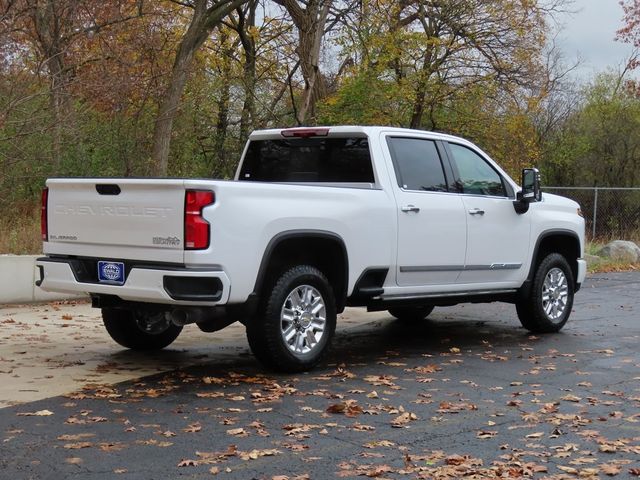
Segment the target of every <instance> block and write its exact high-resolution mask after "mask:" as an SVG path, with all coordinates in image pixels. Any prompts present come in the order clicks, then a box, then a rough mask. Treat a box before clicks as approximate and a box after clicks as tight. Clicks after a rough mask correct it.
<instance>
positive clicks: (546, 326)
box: [516, 253, 575, 333]
mask: <svg viewBox="0 0 640 480" xmlns="http://www.w3.org/2000/svg"><path fill="white" fill-rule="evenodd" d="M574 285H575V283H574V279H573V272H572V270H571V267H570V266H569V263H568V262H567V259H566V258H565V257H563V256H562V255H560V254H559V253H551V254H549V255H547V256H546V257H545V258H544V259H543V260H542V262H540V264H539V265H538V267H537V268H536V273H535V275H534V277H533V284H532V285H531V291H530V293H529V296H528V297H527V298H524V299H522V300H519V301H517V302H516V311H517V312H518V318H519V319H520V323H522V326H523V327H524V328H526V329H527V330H529V331H531V332H534V333H553V332H558V331H560V330H561V329H562V327H564V325H565V323H567V320H568V319H569V315H571V308H572V307H573V294H574V288H575V287H574Z"/></svg>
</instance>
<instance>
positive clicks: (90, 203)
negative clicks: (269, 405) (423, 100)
mask: <svg viewBox="0 0 640 480" xmlns="http://www.w3.org/2000/svg"><path fill="white" fill-rule="evenodd" d="M522 177H523V178H522V187H520V186H518V185H517V183H516V182H514V181H513V180H512V179H511V178H509V176H508V175H507V174H506V173H505V172H504V171H503V170H502V169H501V168H500V167H499V166H498V165H497V164H496V163H495V162H493V161H492V160H491V159H490V158H489V156H488V155H486V154H485V153H484V152H482V150H480V149H479V148H478V147H476V146H475V145H473V144H472V143H470V142H468V141H466V140H463V139H461V138H457V137H453V136H449V135H443V134H438V133H432V132H425V131H416V130H407V129H398V128H388V127H330V128H293V129H285V130H263V131H256V132H254V133H253V134H252V135H251V137H250V139H249V141H248V142H247V145H246V147H245V151H244V154H243V157H242V162H241V163H240V165H239V167H238V170H237V173H236V176H235V179H234V180H233V181H221V180H208V179H201V180H181V179H133V178H122V179H120V178H117V179H116V178H79V179H68V178H66V179H64V178H63V179H50V180H48V181H47V188H45V190H44V191H43V203H42V238H43V242H44V253H45V256H44V257H42V258H40V259H39V260H38V261H37V266H38V267H39V270H40V278H39V280H38V281H37V282H36V283H37V284H38V285H39V286H40V288H42V289H44V290H47V291H55V292H72V293H77V292H88V293H89V294H90V295H91V298H92V300H93V306H94V307H97V308H101V309H102V316H103V319H104V324H105V326H106V329H107V331H108V332H109V334H110V335H111V337H112V338H113V339H114V340H115V341H116V342H118V343H119V344H120V345H122V346H124V347H127V348H132V349H140V350H145V349H158V348H163V347H166V346H167V345H169V344H170V343H171V342H172V341H173V340H175V339H176V337H177V336H178V335H179V333H180V331H181V330H182V328H183V326H184V325H186V324H190V323H195V324H196V325H197V326H198V327H200V328H201V329H202V330H203V331H207V332H213V331H216V330H219V329H221V328H224V327H225V326H227V325H229V324H231V323H233V322H235V321H240V322H242V323H243V324H244V325H245V326H246V329H247V337H248V340H249V344H250V346H251V349H252V351H253V352H254V354H255V355H256V357H258V359H259V360H261V361H262V362H263V363H264V364H266V365H268V366H270V367H271V368H274V369H278V370H284V371H300V370H306V369H309V368H311V367H312V366H314V365H315V364H316V363H317V362H318V361H320V359H321V358H322V357H323V355H324V354H325V353H326V351H327V347H328V346H329V344H330V342H331V339H332V337H333V334H334V331H335V328H336V315H337V314H338V313H340V312H342V311H343V309H344V308H345V306H362V307H367V308H368V309H369V310H370V311H375V310H388V311H389V312H390V313H391V315H393V316H394V317H397V318H398V319H400V320H406V321H418V320H420V319H424V318H425V317H426V316H427V315H429V313H431V311H432V310H433V308H434V307H436V306H448V305H454V304H456V303H460V302H492V301H504V302H511V303H514V304H515V306H516V310H517V313H518V317H519V318H520V320H521V323H522V325H523V326H524V327H526V328H527V329H529V330H531V331H533V332H555V331H558V330H560V329H561V328H562V327H563V325H564V324H565V322H566V321H567V319H568V318H569V315H570V313H571V309H572V304H573V297H574V293H575V292H576V291H578V289H579V288H580V285H581V283H582V282H583V280H584V278H585V272H586V263H585V261H584V260H583V258H582V257H583V251H584V219H583V218H582V215H581V211H580V208H579V206H578V204H576V203H575V202H573V201H571V200H568V199H565V198H562V197H558V196H555V195H550V194H546V193H545V194H542V193H541V192H540V186H539V178H538V174H537V171H536V170H535V169H525V170H524V171H523V175H522Z"/></svg>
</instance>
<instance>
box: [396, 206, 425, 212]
mask: <svg viewBox="0 0 640 480" xmlns="http://www.w3.org/2000/svg"><path fill="white" fill-rule="evenodd" d="M400 210H402V211H403V212H405V213H408V212H416V213H418V212H419V211H420V208H418V207H416V206H415V205H406V206H404V207H400Z"/></svg>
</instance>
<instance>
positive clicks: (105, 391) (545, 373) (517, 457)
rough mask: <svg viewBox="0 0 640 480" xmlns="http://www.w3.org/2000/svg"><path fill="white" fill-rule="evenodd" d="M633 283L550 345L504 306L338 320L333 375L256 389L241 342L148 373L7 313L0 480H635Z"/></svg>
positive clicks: (89, 333)
mask: <svg viewBox="0 0 640 480" xmlns="http://www.w3.org/2000/svg"><path fill="white" fill-rule="evenodd" d="M639 299H640V273H638V272H630V273H611V274H598V275H595V276H592V277H591V278H589V279H588V280H587V282H586V284H585V285H584V287H583V290H582V291H581V292H580V293H579V294H578V295H577V297H576V302H575V305H574V309H575V311H574V313H573V316H572V318H571V320H570V321H569V323H568V324H567V326H566V327H565V329H564V330H563V331H562V332H561V333H559V334H555V335H544V336H534V335H530V334H529V333H528V332H526V331H525V330H524V329H522V328H521V327H520V325H519V322H518V320H517V318H516V315H515V309H514V308H513V307H512V306H510V305H504V304H490V305H460V306H456V307H450V308H439V309H436V310H435V311H434V313H433V314H432V316H431V317H430V319H429V320H427V321H424V322H422V323H419V324H403V323H401V322H398V321H394V320H392V319H391V317H389V316H388V315H386V314H385V313H376V314H370V315H362V314H361V313H360V312H359V311H355V310H348V311H347V312H346V314H345V315H344V317H343V319H342V321H339V328H338V333H337V337H336V340H335V347H334V349H333V351H332V353H331V355H330V356H329V358H328V360H327V362H326V363H325V364H323V365H322V366H321V367H319V368H317V369H316V370H314V371H313V372H310V373H306V374H298V375H279V374H273V373H271V372H268V371H264V370H263V369H262V368H261V367H260V365H259V364H257V363H256V361H255V360H254V359H253V357H252V356H251V355H250V353H249V351H248V347H247V344H246V341H245V340H244V336H243V328H242V327H241V326H233V327H231V328H230V329H228V330H226V331H224V333H222V334H220V333H218V334H203V333H200V332H199V331H198V330H197V329H196V328H191V329H189V331H188V332H187V330H185V332H186V334H185V333H183V336H181V337H180V339H179V341H178V342H176V343H175V344H174V346H172V348H171V349H169V350H167V351H164V352H161V353H155V354H153V355H141V354H139V353H133V352H127V351H123V350H122V349H120V348H118V347H117V345H115V344H112V343H111V341H110V339H108V337H107V336H106V333H104V332H103V331H102V328H101V325H100V324H99V321H98V319H97V318H98V317H97V316H96V312H95V311H92V310H91V309H90V308H89V307H88V306H87V305H86V304H82V303H81V304H72V303H69V304H65V303H63V304H56V305H41V306H36V307H5V308H0V329H1V330H0V331H1V333H0V402H2V403H0V407H4V408H0V478H7V479H9V478H11V479H28V478H37V479H56V480H58V479H61V478H82V479H94V478H96V479H97V478H140V479H161V478H177V477H185V478H229V479H231V478H233V479H251V478H257V479H274V478H275V479H278V480H284V479H285V478H288V479H294V478H298V479H300V480H301V479H329V478H358V477H361V478H366V477H369V478H521V477H525V478H541V479H542V478H555V479H563V478H567V479H568V478H634V477H638V476H640V368H639V367H640V355H639V354H638V344H639V340H640V318H639V315H638V310H639V309H640V302H639Z"/></svg>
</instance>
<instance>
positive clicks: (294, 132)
mask: <svg viewBox="0 0 640 480" xmlns="http://www.w3.org/2000/svg"><path fill="white" fill-rule="evenodd" d="M280 135H282V136H283V137H300V138H309V137H326V136H327V135H329V129H328V128H325V127H323V128H288V129H287V130H282V131H281V132H280Z"/></svg>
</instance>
